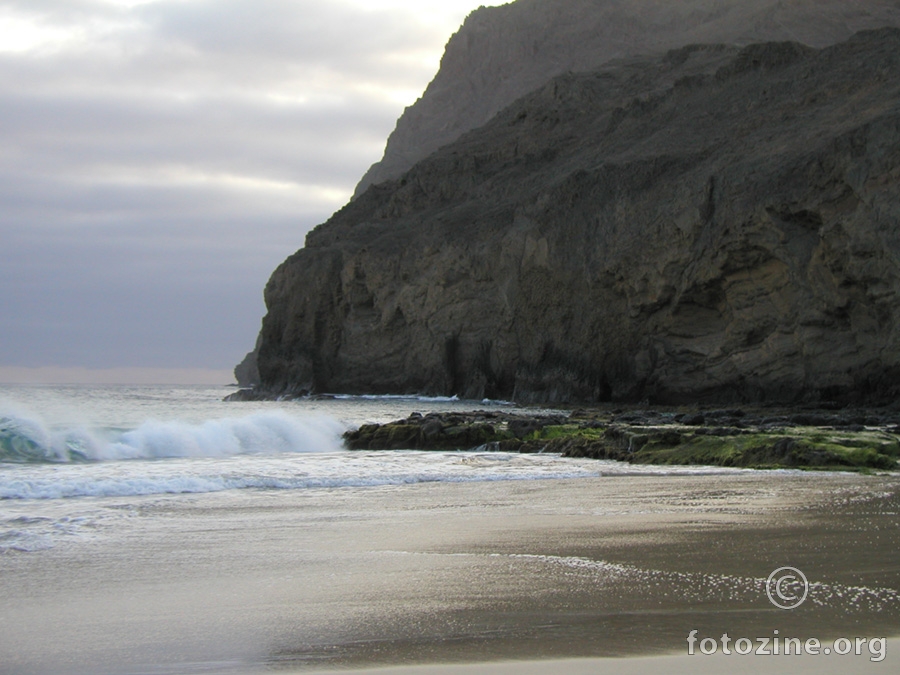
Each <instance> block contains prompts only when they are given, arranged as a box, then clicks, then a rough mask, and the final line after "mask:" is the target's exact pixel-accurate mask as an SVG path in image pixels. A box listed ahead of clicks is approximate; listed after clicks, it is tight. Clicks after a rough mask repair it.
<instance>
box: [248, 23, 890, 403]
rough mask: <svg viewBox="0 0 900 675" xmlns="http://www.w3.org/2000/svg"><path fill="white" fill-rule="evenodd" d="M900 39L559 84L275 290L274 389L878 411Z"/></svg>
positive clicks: (375, 191)
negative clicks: (823, 405) (850, 403)
mask: <svg viewBox="0 0 900 675" xmlns="http://www.w3.org/2000/svg"><path fill="white" fill-rule="evenodd" d="M898 291H900V31H898V30H895V29H882V30H878V31H872V32H865V33H861V34H858V35H856V36H854V37H853V38H852V39H850V40H849V41H848V42H846V43H842V44H839V45H837V46H834V47H830V48H825V49H822V50H814V49H812V48H809V47H805V46H801V45H799V44H797V43H766V44H755V45H751V46H748V47H746V48H743V49H738V48H735V47H726V46H709V45H707V46H689V47H684V48H681V49H678V50H674V51H671V52H669V53H668V54H666V55H665V56H663V57H661V58H656V59H636V60H630V61H627V62H620V63H617V64H614V65H610V66H607V67H604V68H602V69H599V70H595V71H592V72H588V73H582V74H574V75H573V74H570V75H565V76H561V77H559V78H556V79H554V80H552V81H550V82H549V83H547V84H546V85H545V86H543V87H541V88H539V89H538V90H537V91H535V92H533V93H532V94H530V95H528V96H526V97H524V98H522V99H520V100H519V101H517V102H516V103H514V104H513V105H511V106H510V107H508V108H506V109H505V110H503V111H502V112H501V113H500V114H499V115H497V116H495V117H494V118H493V119H492V120H491V121H490V122H489V123H488V124H486V125H484V126H482V127H480V128H478V129H476V130H473V131H470V132H469V133H467V134H465V135H463V136H462V137H461V138H459V139H458V140H457V141H455V142H453V143H451V144H450V145H447V146H445V147H444V148H442V149H441V150H439V151H437V152H435V153H433V154H432V155H430V156H429V157H428V158H427V159H425V160H422V161H420V162H419V163H418V164H416V165H415V166H414V167H413V168H412V169H411V170H410V171H408V172H407V173H406V174H404V175H403V177H402V178H401V179H399V180H397V181H391V182H387V183H383V184H380V185H376V186H372V187H370V188H369V189H368V190H367V191H366V192H365V193H363V194H362V195H360V196H359V198H357V199H356V200H354V201H352V202H351V203H350V204H348V205H347V206H346V207H345V208H344V209H342V210H341V211H339V212H338V213H336V214H335V215H334V216H333V217H332V218H331V219H330V220H329V221H328V222H326V223H325V224H323V225H321V226H319V227H317V228H316V229H315V230H313V231H312V232H311V233H310V234H309V235H308V237H307V241H306V246H305V248H303V249H301V250H300V251H298V252H297V253H296V254H294V255H293V256H291V257H290V258H288V259H287V260H286V261H285V262H284V263H283V264H282V265H281V266H280V267H279V268H278V269H277V270H276V271H275V273H274V274H273V275H272V278H271V280H270V281H269V283H268V285H267V287H266V291H265V297H266V303H267V307H268V314H267V316H266V317H265V319H264V322H263V328H262V333H261V336H260V339H261V342H260V347H259V373H260V377H261V382H262V388H263V390H264V391H266V392H268V393H270V394H284V393H303V392H309V391H316V392H358V393H362V392H365V393H404V392H406V393H409V392H428V393H435V394H438V393H440V394H459V395H461V396H465V397H477V398H480V397H483V396H488V397H493V398H514V399H517V400H520V401H532V402H537V401H571V400H587V401H598V400H650V401H658V402H680V401H684V400H695V401H696V400H773V399H778V400H796V399H813V400H819V399H823V398H825V399H834V398H837V399H841V398H863V399H865V398H871V397H878V396H892V395H893V394H894V393H895V392H896V391H897V388H898V386H897V383H898V382H900V379H898V378H900V335H898V330H900V323H898V316H897V307H898V295H897V294H898Z"/></svg>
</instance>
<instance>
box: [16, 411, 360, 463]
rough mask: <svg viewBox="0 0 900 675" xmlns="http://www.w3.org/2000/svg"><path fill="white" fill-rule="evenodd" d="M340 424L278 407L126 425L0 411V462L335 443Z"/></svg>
mask: <svg viewBox="0 0 900 675" xmlns="http://www.w3.org/2000/svg"><path fill="white" fill-rule="evenodd" d="M342 431H344V428H343V426H342V425H341V424H340V423H338V422H337V421H335V420H333V419H331V418H327V417H309V418H302V417H294V416H291V415H288V414H287V413H285V412H282V411H271V412H261V413H255V414H252V415H248V416H246V417H239V418H231V417H226V418H221V419H213V420H207V421H205V422H201V423H199V424H190V423H186V422H179V421H157V420H147V421H146V422H144V423H142V424H141V425H140V426H138V427H136V428H134V429H128V430H114V429H85V428H78V427H74V428H65V429H53V428H51V427H49V426H48V425H46V424H44V423H43V422H42V421H41V420H39V419H37V418H35V417H31V416H23V415H15V414H5V415H4V414H0V462H15V463H60V462H64V463H66V462H89V461H99V460H122V459H162V458H176V457H230V456H233V455H246V454H277V453H284V452H330V451H334V450H340V449H341V438H340V435H341V432H342Z"/></svg>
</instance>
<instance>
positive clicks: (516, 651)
mask: <svg viewBox="0 0 900 675" xmlns="http://www.w3.org/2000/svg"><path fill="white" fill-rule="evenodd" d="M84 505H85V508H86V509H89V508H94V507H96V508H100V507H102V508H103V509H105V510H107V511H110V512H111V513H117V514H118V515H116V516H115V517H110V518H108V519H107V521H104V524H103V525H102V526H100V527H98V529H97V531H96V533H95V534H94V536H93V537H92V538H90V539H87V540H79V541H75V542H70V543H66V544H65V545H60V546H57V547H56V548H54V549H50V550H47V551H38V552H34V553H27V554H25V553H23V554H8V555H4V556H0V597H2V598H3V603H2V609H0V673H10V674H11V673H17V674H27V673H111V674H112V673H115V674H122V673H184V672H202V673H260V672H268V673H271V672H286V673H288V672H310V671H320V670H334V669H355V668H373V667H380V666H390V667H391V668H392V670H388V671H384V672H385V673H388V672H390V673H394V672H396V673H401V672H403V673H410V675H412V673H433V674H434V675H437V674H438V673H441V674H443V673H447V674H448V675H449V674H450V673H454V674H456V673H459V675H463V674H464V673H466V674H468V673H474V672H485V673H492V672H496V673H497V674H498V675H500V674H501V673H506V672H510V673H511V672H525V673H527V672H538V670H539V669H540V671H541V672H547V670H546V668H548V667H549V665H548V664H547V663H544V662H540V663H536V664H532V665H530V666H529V665H524V664H522V663H515V664H513V665H509V664H505V665H504V664H503V663H497V664H494V665H490V666H487V665H480V666H468V667H466V668H463V669H462V670H456V669H451V670H445V668H447V667H448V666H439V667H438V666H435V667H430V666H428V667H425V666H422V665H421V664H464V663H468V664H472V663H479V664H485V663H488V662H508V661H511V660H516V661H522V660H536V659H556V660H559V659H573V658H577V659H580V658H589V659H591V660H589V661H581V660H576V661H566V663H565V665H564V670H563V672H570V673H580V672H585V673H586V672H592V673H596V672H622V673H645V672H697V671H700V672H704V671H705V672H721V671H722V669H727V670H728V671H731V672H735V673H740V672H750V671H751V670H752V671H753V672H762V673H766V672H773V673H775V672H804V671H803V670H800V669H799V668H807V667H809V669H810V670H809V672H812V670H813V669H814V670H815V671H816V672H848V668H850V667H851V666H852V667H853V668H861V670H858V671H852V670H850V671H849V672H870V671H871V672H875V671H874V670H872V669H877V671H878V672H886V671H887V669H888V668H890V669H892V672H896V670H897V665H898V663H900V656H898V653H900V647H898V645H897V643H896V642H893V643H891V644H890V645H889V646H888V647H887V654H886V658H885V659H884V660H882V661H881V662H879V663H872V662H871V660H870V658H869V653H868V652H865V653H864V654H863V655H862V656H861V657H859V658H856V659H849V657H835V656H831V657H827V658H826V657H824V656H819V657H804V658H803V659H801V660H800V661H797V664H802V666H801V665H795V664H791V665H790V668H792V669H793V670H791V671H785V670H783V668H784V667H785V665H784V664H785V662H784V661H783V658H785V657H782V658H776V657H760V658H758V659H757V658H751V657H737V656H735V657H723V656H722V655H721V654H718V655H716V656H702V655H700V654H697V655H695V656H693V657H687V656H685V654H686V652H687V642H686V638H687V635H688V633H689V632H690V631H691V630H697V631H698V633H697V635H698V637H701V638H702V637H718V636H721V635H722V634H723V633H726V632H727V633H728V634H729V635H730V636H732V638H735V639H736V638H738V637H748V638H756V637H760V636H762V637H765V636H771V635H773V631H775V630H778V631H779V635H781V636H786V637H787V636H790V637H797V638H800V639H802V640H806V639H807V638H809V637H816V638H819V639H821V640H822V641H823V644H825V641H830V640H833V639H835V638H837V637H841V636H844V637H849V638H855V637H867V638H872V637H890V636H896V635H900V598H898V590H897V589H900V559H898V551H900V517H898V513H900V477H897V476H858V475H845V474H812V473H809V474H786V473H776V472H769V473H767V472H747V473H742V474H737V475H730V476H723V475H714V476H621V477H604V478H597V479H578V480H569V481H560V480H556V481H552V480H550V481H507V482H497V483H460V484H447V483H442V484H419V485H410V486H399V487H384V488H367V489H356V488H353V489H351V488H346V489H336V490H307V491H290V492H288V491H240V492H231V493H215V494H206V495H196V496H167V497H158V496H157V497H148V498H143V499H133V498H131V499H130V500H129V503H128V504H127V505H125V504H122V505H121V508H120V509H119V510H118V512H117V511H116V508H115V507H116V506H117V502H116V500H115V499H109V498H107V499H105V500H93V501H92V500H84ZM786 565H789V566H793V567H797V568H799V569H800V570H802V571H803V572H804V573H805V574H806V575H807V577H808V578H809V580H810V581H811V582H812V587H811V590H810V594H809V597H808V599H807V601H806V602H805V603H804V604H803V605H802V606H801V607H799V608H798V609H795V610H792V611H785V610H779V609H777V608H775V607H774V606H773V605H772V604H770V602H769V601H768V599H767V597H766V594H765V580H766V578H767V576H768V575H769V573H770V572H772V571H773V570H775V569H776V568H778V567H782V566H786ZM892 650H893V651H892ZM661 655H676V656H674V657H672V656H663V657H662V658H663V660H662V661H660V660H659V657H660V656H661ZM598 657H603V658H601V660H596V661H595V660H593V659H596V658H598ZM609 657H638V658H627V659H624V660H623V659H612V660H611V659H609ZM722 659H730V660H726V661H722ZM848 659H849V660H848ZM751 664H754V665H751ZM807 664H812V665H809V666H807ZM853 664H855V665H853ZM397 666H415V669H414V670H411V671H405V670H396V667H397ZM560 667H563V666H560ZM454 668H457V667H456V666H455V667H454ZM529 668H530V669H531V670H529ZM554 668H556V666H554ZM679 669H680V670H679Z"/></svg>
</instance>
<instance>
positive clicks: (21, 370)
mask: <svg viewBox="0 0 900 675" xmlns="http://www.w3.org/2000/svg"><path fill="white" fill-rule="evenodd" d="M9 384H120V385H129V384H135V385H137V384H154V385H167V384H173V385H174V384H179V385H221V386H223V387H227V386H230V385H235V384H236V382H235V377H234V374H233V373H232V371H231V370H227V369H224V368H223V369H216V368H153V367H147V366H119V367H112V368H87V367H84V366H37V367H30V366H3V365H0V385H9Z"/></svg>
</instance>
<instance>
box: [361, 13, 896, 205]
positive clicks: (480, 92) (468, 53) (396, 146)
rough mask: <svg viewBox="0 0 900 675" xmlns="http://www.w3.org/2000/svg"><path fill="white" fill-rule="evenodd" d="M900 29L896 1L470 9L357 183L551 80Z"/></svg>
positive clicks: (384, 174)
mask: <svg viewBox="0 0 900 675" xmlns="http://www.w3.org/2000/svg"><path fill="white" fill-rule="evenodd" d="M882 26H900V5H898V3H897V2H896V0H865V1H863V2H847V0H787V1H785V0H678V2H672V1H671V0H518V2H515V3H512V4H509V5H504V6H501V7H482V8H480V9H478V10H476V11H475V12H473V13H472V14H471V15H470V16H469V18H468V19H467V20H466V22H465V24H464V25H463V27H462V28H461V29H460V31H459V32H458V33H457V34H456V35H454V36H453V37H452V38H451V39H450V41H449V43H448V44H447V48H446V51H445V54H444V57H443V59H442V61H441V68H440V71H439V72H438V73H437V75H436V76H435V78H434V80H433V81H432V82H431V84H430V85H429V86H428V88H427V89H426V91H425V93H424V94H423V96H422V98H421V99H420V100H419V101H418V102H416V104H415V105H413V106H411V107H410V108H408V109H407V110H406V111H405V112H404V113H403V115H402V116H401V118H400V119H399V120H398V122H397V127H396V129H395V131H394V132H393V133H392V134H391V136H390V138H389V139H388V142H387V147H386V149H385V153H384V158H383V159H382V160H381V161H380V162H378V163H377V164H374V165H373V166H372V167H371V168H370V169H369V171H368V172H367V173H366V175H365V176H364V177H363V178H362V180H361V181H360V183H359V186H358V187H357V196H358V195H359V194H361V193H362V192H363V191H364V190H365V189H366V188H367V187H368V186H369V185H372V184H374V183H380V182H382V181H385V180H389V179H394V178H399V177H400V175H401V174H403V173H404V172H405V171H407V170H408V169H409V168H411V167H412V166H413V165H414V164H415V163H416V162H418V161H419V160H420V159H424V158H425V157H427V156H428V155H430V154H431V153H432V152H433V151H435V150H437V149H438V148H440V147H442V146H444V145H446V144H447V143H450V142H451V141H453V140H456V139H457V138H459V136H460V135H461V134H462V133H464V132H466V131H468V130H470V129H474V128H476V127H480V126H481V125H482V124H484V123H486V122H487V121H488V120H489V119H490V118H491V117H493V116H494V115H495V114H497V113H498V112H499V111H500V110H502V109H503V108H505V107H506V106H507V105H509V104H511V103H512V102H513V101H515V100H516V99H518V98H520V97H521V96H523V95H525V94H527V93H528V92H530V91H533V90H534V89H536V88H537V87H539V86H540V85H542V84H544V83H545V82H547V81H548V80H549V79H551V78H552V77H555V76H557V75H560V74H563V73H566V72H568V71H573V72H580V71H587V70H593V69H595V68H598V67H600V66H601V65H603V64H605V63H608V62H609V61H611V60H613V59H622V58H625V57H632V56H638V55H646V54H650V53H662V52H664V51H666V50H668V49H672V48H677V47H681V46H683V45H686V44H694V43H726V44H734V45H746V44H748V43H752V42H763V41H786V40H790V41H795V42H800V43H803V44H806V45H808V46H811V47H826V46H829V45H832V44H835V43H837V42H841V41H844V40H846V39H848V38H849V37H850V36H851V35H853V34H854V33H856V32H857V31H860V30H864V29H873V28H879V27H882Z"/></svg>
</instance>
